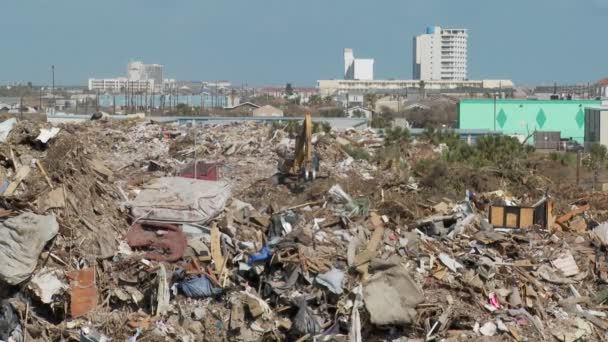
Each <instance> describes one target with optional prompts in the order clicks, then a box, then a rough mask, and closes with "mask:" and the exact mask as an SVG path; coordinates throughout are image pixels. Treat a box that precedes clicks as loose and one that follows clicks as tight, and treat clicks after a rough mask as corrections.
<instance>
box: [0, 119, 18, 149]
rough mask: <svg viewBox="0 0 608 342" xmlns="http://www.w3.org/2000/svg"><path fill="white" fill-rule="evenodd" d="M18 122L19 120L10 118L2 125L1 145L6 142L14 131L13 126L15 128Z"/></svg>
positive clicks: (0, 132)
mask: <svg viewBox="0 0 608 342" xmlns="http://www.w3.org/2000/svg"><path fill="white" fill-rule="evenodd" d="M16 122H17V119H15V118H10V119H7V120H4V121H3V122H2V123H0V143H3V142H5V141H6V138H8V135H9V133H10V132H11V131H12V130H13V126H15V123H16Z"/></svg>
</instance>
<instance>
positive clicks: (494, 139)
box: [421, 128, 534, 168]
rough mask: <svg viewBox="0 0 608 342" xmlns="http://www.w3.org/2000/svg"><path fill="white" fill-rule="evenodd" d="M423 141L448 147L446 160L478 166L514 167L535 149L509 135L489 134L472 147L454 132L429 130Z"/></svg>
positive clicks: (445, 155) (423, 136)
mask: <svg viewBox="0 0 608 342" xmlns="http://www.w3.org/2000/svg"><path fill="white" fill-rule="evenodd" d="M421 139H422V140H425V141H427V142H429V143H431V144H434V145H439V144H445V145H446V146H447V151H446V152H444V154H443V159H444V160H445V161H447V162H450V163H467V164H470V165H472V166H475V167H482V166H489V165H495V166H499V167H501V168H511V167H512V166H515V165H516V164H517V163H519V161H520V160H521V159H523V158H525V157H527V156H528V154H529V153H530V152H532V151H533V150H534V148H533V147H532V146H529V145H522V144H521V143H520V142H519V141H518V140H517V139H516V138H512V137H509V136H505V135H485V136H482V137H479V138H478V139H477V142H476V144H475V145H469V144H467V142H466V141H463V140H461V139H460V137H459V136H458V135H457V134H455V133H454V132H453V131H450V130H436V129H434V128H427V129H426V130H425V131H424V132H423V134H422V136H421Z"/></svg>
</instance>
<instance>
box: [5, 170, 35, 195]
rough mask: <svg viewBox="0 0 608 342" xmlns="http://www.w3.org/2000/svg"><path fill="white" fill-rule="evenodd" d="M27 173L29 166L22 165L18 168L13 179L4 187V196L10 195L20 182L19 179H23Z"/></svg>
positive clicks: (28, 172)
mask: <svg viewBox="0 0 608 342" xmlns="http://www.w3.org/2000/svg"><path fill="white" fill-rule="evenodd" d="M29 174H30V167H29V166H27V165H24V166H22V167H21V168H19V171H17V175H16V176H15V180H13V181H12V182H11V183H10V184H9V185H8V188H6V191H4V196H12V195H13V193H14V192H15V190H17V187H18V186H19V184H21V181H23V180H24V179H25V177H27V176H28V175H29Z"/></svg>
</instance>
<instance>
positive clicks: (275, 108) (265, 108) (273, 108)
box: [256, 105, 282, 112]
mask: <svg viewBox="0 0 608 342" xmlns="http://www.w3.org/2000/svg"><path fill="white" fill-rule="evenodd" d="M265 110H272V111H275V112H282V110H280V109H279V108H277V107H274V106H271V105H265V106H262V107H260V108H258V109H256V111H265Z"/></svg>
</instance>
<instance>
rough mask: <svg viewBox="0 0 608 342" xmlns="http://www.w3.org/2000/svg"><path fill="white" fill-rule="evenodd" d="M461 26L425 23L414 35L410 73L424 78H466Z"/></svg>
mask: <svg viewBox="0 0 608 342" xmlns="http://www.w3.org/2000/svg"><path fill="white" fill-rule="evenodd" d="M467 41H468V32H467V30H465V29H442V28H441V27H438V26H436V27H429V28H427V30H426V34H422V35H419V36H416V37H414V49H413V53H414V56H413V64H414V65H413V77H414V79H416V80H424V81H439V80H444V81H464V80H466V79H467Z"/></svg>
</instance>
